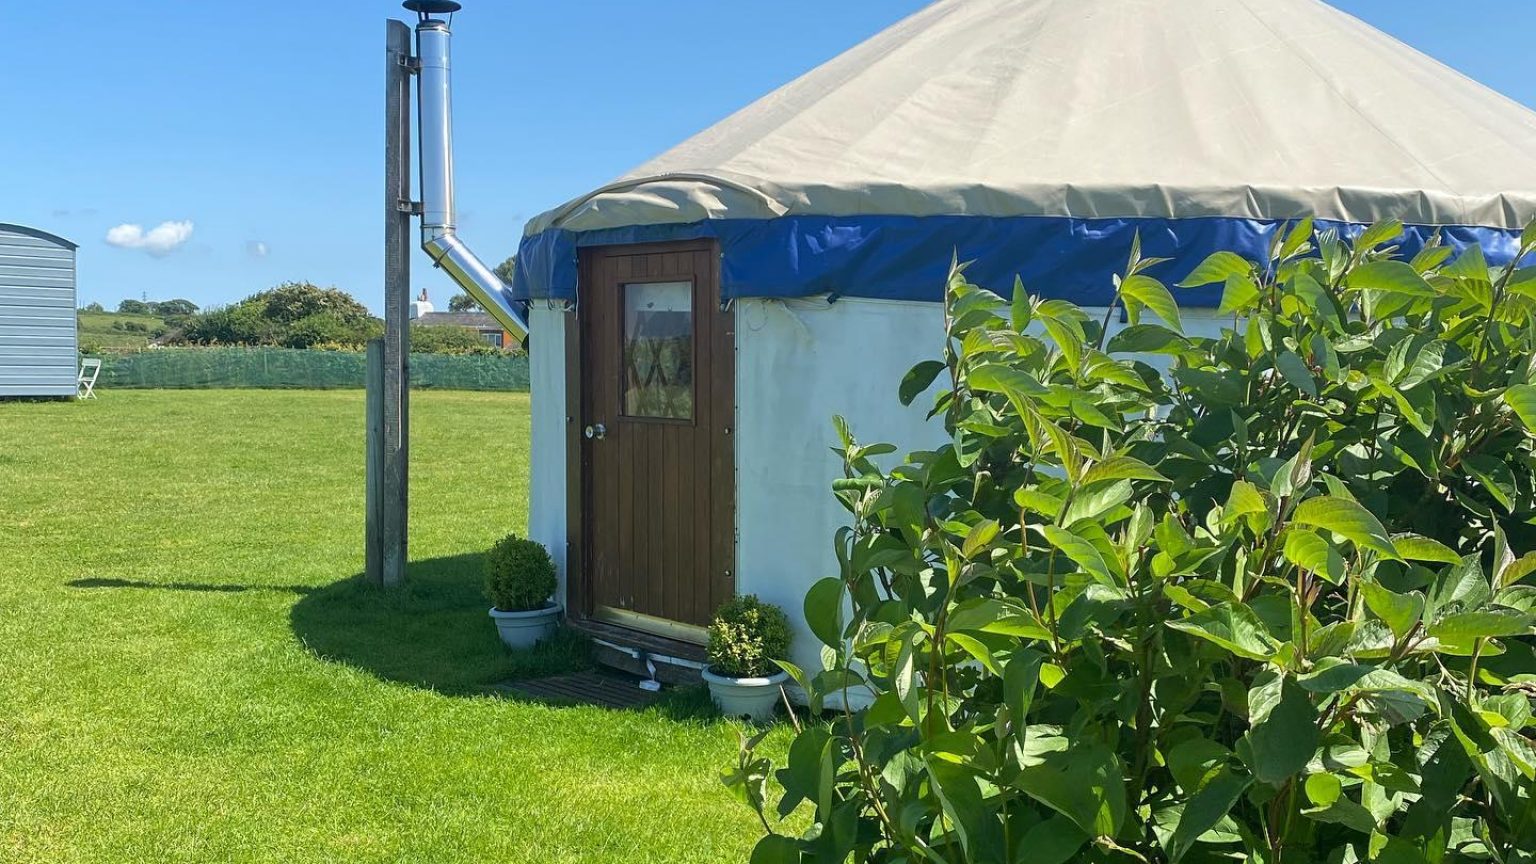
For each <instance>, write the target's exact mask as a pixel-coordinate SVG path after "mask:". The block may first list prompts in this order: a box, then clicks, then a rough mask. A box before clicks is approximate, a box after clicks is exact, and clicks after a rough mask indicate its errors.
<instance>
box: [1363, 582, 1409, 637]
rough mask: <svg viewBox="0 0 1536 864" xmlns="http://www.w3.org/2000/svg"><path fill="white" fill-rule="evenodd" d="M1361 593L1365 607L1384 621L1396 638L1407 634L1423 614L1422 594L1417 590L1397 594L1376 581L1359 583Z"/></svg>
mask: <svg viewBox="0 0 1536 864" xmlns="http://www.w3.org/2000/svg"><path fill="white" fill-rule="evenodd" d="M1361 593H1362V594H1363V595H1364V597H1365V605H1366V607H1367V608H1369V609H1370V610H1371V612H1373V613H1375V615H1376V617H1377V618H1380V619H1381V620H1382V621H1383V622H1385V623H1386V625H1387V627H1389V628H1390V629H1391V630H1392V635H1393V637H1395V638H1396V639H1399V640H1401V639H1402V638H1403V637H1404V636H1407V635H1408V634H1409V633H1410V632H1411V631H1412V630H1413V628H1414V626H1415V625H1417V624H1418V623H1419V619H1421V618H1422V617H1423V616H1424V595H1422V594H1420V593H1418V592H1417V591H1415V592H1413V593H1412V594H1397V593H1394V592H1392V591H1389V590H1388V589H1386V588H1384V587H1382V586H1381V585H1380V584H1378V583H1376V582H1366V583H1364V584H1362V585H1361Z"/></svg>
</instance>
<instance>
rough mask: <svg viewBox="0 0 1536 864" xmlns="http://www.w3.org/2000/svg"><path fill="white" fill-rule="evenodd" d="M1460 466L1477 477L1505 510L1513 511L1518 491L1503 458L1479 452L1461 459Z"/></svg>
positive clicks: (1511, 472)
mask: <svg viewBox="0 0 1536 864" xmlns="http://www.w3.org/2000/svg"><path fill="white" fill-rule="evenodd" d="M1461 466H1462V467H1463V468H1465V469H1466V470H1467V473H1468V474H1471V475H1472V476H1473V477H1475V478H1476V479H1477V482H1478V483H1479V484H1481V485H1482V487H1483V489H1484V490H1485V491H1486V492H1487V493H1488V494H1489V495H1491V496H1493V499H1494V500H1495V501H1497V502H1499V505H1500V506H1502V507H1503V508H1504V509H1505V511H1507V512H1510V513H1513V512H1515V496H1516V495H1518V494H1519V491H1518V490H1517V489H1516V488H1515V475H1514V472H1513V471H1511V470H1510V469H1509V466H1508V465H1506V464H1504V460H1502V459H1500V458H1499V457H1497V456H1488V455H1484V454H1481V453H1479V454H1476V455H1473V456H1467V457H1465V458H1464V459H1462V460H1461Z"/></svg>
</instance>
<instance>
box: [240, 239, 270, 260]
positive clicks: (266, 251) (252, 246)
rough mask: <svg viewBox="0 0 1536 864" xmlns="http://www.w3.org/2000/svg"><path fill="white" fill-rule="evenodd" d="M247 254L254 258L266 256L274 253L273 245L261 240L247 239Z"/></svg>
mask: <svg viewBox="0 0 1536 864" xmlns="http://www.w3.org/2000/svg"><path fill="white" fill-rule="evenodd" d="M245 254H247V255H249V256H251V257H252V258H265V257H267V256H268V255H271V254H272V247H271V246H268V245H267V244H266V243H263V242H262V241H260V240H247V241H246V243H245Z"/></svg>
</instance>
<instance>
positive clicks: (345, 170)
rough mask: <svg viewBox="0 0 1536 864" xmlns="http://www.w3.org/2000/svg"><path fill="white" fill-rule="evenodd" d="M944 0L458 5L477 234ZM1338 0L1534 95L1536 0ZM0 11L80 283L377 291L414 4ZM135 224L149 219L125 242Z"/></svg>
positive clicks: (10, 79) (24, 219) (86, 288)
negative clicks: (928, 1) (400, 73)
mask: <svg viewBox="0 0 1536 864" xmlns="http://www.w3.org/2000/svg"><path fill="white" fill-rule="evenodd" d="M924 2H925V0H837V2H827V0H750V2H749V0H731V2H722V0H647V2H637V0H559V2H533V0H524V2H511V0H466V2H465V5H466V7H467V8H466V10H465V11H464V12H462V13H460V15H459V17H458V18H457V19H456V21H455V27H454V31H455V55H454V72H455V81H454V85H455V112H456V114H455V135H456V136H457V140H456V151H457V152H456V165H457V169H458V186H459V208H460V214H459V215H460V230H461V233H462V234H463V235H464V237H465V238H466V239H467V240H468V241H469V242H470V245H471V246H472V247H473V248H475V249H476V251H478V252H479V253H480V254H481V256H483V257H484V258H486V259H487V260H489V261H491V262H492V263H494V262H496V261H500V260H501V259H502V258H503V257H505V256H506V255H508V254H511V253H512V252H513V251H515V249H516V245H517V238H518V237H519V235H520V234H521V230H522V225H523V222H524V221H525V220H526V219H527V218H528V217H529V216H532V215H534V214H536V213H538V212H540V211H542V210H544V209H547V208H549V207H552V206H554V205H556V204H559V203H561V202H562V201H564V200H566V199H567V198H570V197H572V196H573V195H576V194H580V193H582V192H585V191H588V190H589V189H591V188H593V187H596V186H598V185H600V184H602V183H604V182H606V181H607V180H609V179H611V178H612V177H613V176H615V175H617V174H620V173H622V172H623V171H624V170H626V169H628V168H630V167H632V166H634V165H635V164H638V163H639V162H642V161H644V160H645V159H646V158H648V157H650V156H652V155H654V154H656V153H659V152H661V151H663V150H665V149H667V148H668V147H670V146H671V145H672V144H675V143H677V142H678V141H681V140H682V139H684V138H686V137H687V136H689V135H690V134H692V133H694V132H696V131H698V130H700V129H703V128H704V127H706V126H708V125H709V124H711V123H712V122H714V121H716V120H718V119H720V118H722V117H724V116H726V115H727V114H729V113H730V112H731V111H733V110H735V109H736V108H738V107H740V106H742V105H745V104H747V103H748V102H750V101H751V100H753V99H754V98H756V97H758V96H760V95H762V94H764V93H767V92H768V91H770V90H772V89H773V88H774V87H776V86H778V85H779V84H782V83H784V82H787V81H789V80H791V79H793V78H794V77H795V76H797V75H799V74H800V73H802V72H804V71H806V70H808V69H810V68H812V67H814V66H815V65H817V64H818V63H820V62H822V61H824V60H826V59H829V58H831V57H832V56H835V55H836V54H837V53H839V52H840V51H842V50H843V49H845V48H848V47H850V46H852V45H854V44H856V43H857V42H859V41H860V40H862V39H864V38H866V37H868V36H870V35H873V34H874V33H876V32H878V31H879V30H881V29H883V28H884V27H885V26H887V25H889V24H891V23H893V22H895V21H896V20H899V19H900V18H902V17H903V16H905V15H907V14H909V13H911V12H913V11H915V10H916V9H918V8H921V7H922V6H923V5H924ZM1169 2H1177V0H1169ZM1334 5H1336V6H1339V7H1340V8H1343V9H1344V10H1345V11H1348V12H1350V13H1352V14H1355V15H1358V16H1360V17H1362V18H1364V19H1365V20H1367V21H1369V22H1370V23H1372V24H1374V25H1376V26H1377V27H1380V28H1382V29H1384V30H1386V31H1387V32H1389V33H1391V34H1392V35H1394V36H1396V37H1398V38H1399V39H1402V40H1404V41H1406V42H1408V43H1409V44H1411V45H1413V46H1415V47H1417V48H1419V49H1420V50H1422V51H1425V52H1427V53H1429V54H1431V55H1433V56H1434V57H1436V58H1438V59H1440V60H1442V61H1444V62H1446V63H1448V64H1450V65H1451V66H1453V67H1455V68H1457V69H1459V70H1461V71H1462V72H1465V73H1466V74H1468V75H1470V76H1472V77H1473V78H1476V79H1478V80H1480V81H1482V82H1484V83H1485V84H1488V85H1489V86H1491V87H1493V88H1495V89H1497V90H1499V91H1501V92H1503V93H1505V94H1506V95H1508V96H1510V97H1513V98H1515V99H1517V100H1519V101H1521V102H1523V103H1525V104H1526V105H1532V106H1536V52H1533V51H1532V50H1531V47H1530V41H1529V40H1530V34H1531V33H1533V32H1536V3H1530V2H1527V0H1464V2H1461V3H1457V4H1446V3H1445V2H1443V0H1394V2H1390V3H1389V2H1384V0H1337V2H1335V4H1334ZM0 10H3V15H4V17H5V19H6V21H7V25H6V29H7V35H8V38H7V39H6V48H7V52H8V54H9V55H10V56H9V57H8V58H7V62H6V64H5V70H4V72H0V117H3V118H6V119H5V125H4V127H3V131H0V221H6V222H20V223H23V224H28V225H34V226H36V227H39V228H44V229H46V230H50V231H53V232H55V233H58V234H62V235H64V236H65V237H68V238H70V239H72V240H75V241H76V242H78V243H80V247H81V248H80V302H81V304H82V305H83V304H85V303H89V302H92V301H99V302H102V303H104V304H106V305H108V306H109V307H110V306H114V305H116V303H117V301H118V300H121V299H123V298H125V297H140V296H141V295H144V294H147V295H148V296H149V297H150V298H151V299H165V298H170V297H187V298H189V299H191V300H193V301H194V302H197V303H199V304H202V305H210V304H218V303H227V302H230V301H233V300H237V299H239V298H241V297H244V296H246V295H248V294H251V293H254V292H255V291H258V290H261V289H262V288H265V287H268V286H271V285H273V284H276V283H277V282H280V281H283V280H288V279H304V280H309V281H312V282H316V283H319V284H323V285H337V286H339V287H342V288H344V289H346V290H348V291H350V292H352V293H353V294H355V295H356V296H357V297H358V298H359V299H361V300H363V301H364V302H366V303H367V304H368V305H370V306H372V307H374V308H375V309H378V308H379V307H380V304H381V300H382V289H381V287H380V284H381V278H382V277H381V272H382V268H381V266H380V259H381V257H382V252H381V249H380V245H379V244H380V240H379V236H380V222H381V213H380V211H381V208H382V204H381V196H382V193H381V189H380V182H381V181H380V171H381V167H380V163H381V146H382V136H383V124H382V122H381V119H380V115H381V112H382V108H381V103H380V99H381V91H382V83H381V76H382V65H383V55H382V40H383V32H384V24H383V22H384V19H385V18H386V17H389V16H392V15H396V14H397V13H399V11H400V10H399V6H398V4H396V3H394V2H392V0H320V2H311V3H307V4H305V3H294V4H283V3H233V2H227V0H214V2H194V3H174V4H147V5H146V4H142V3H125V2H121V0H113V2H107V0H54V2H51V3H48V4H25V3H24V2H23V0H4V2H3V3H0ZM18 83H19V84H20V86H16V85H17V84H18ZM1426 122H1433V119H1432V118H1426ZM168 222H169V223H172V224H171V225H168V226H165V227H162V228H160V230H158V231H155V230H154V229H155V228H156V226H161V225H162V224H163V223H168ZM176 223H191V224H190V233H189V226H187V225H181V224H176ZM121 225H138V226H141V228H142V232H141V233H139V234H135V232H133V230H132V229H119V230H118V231H117V232H116V233H115V234H114V235H113V236H114V239H116V240H117V241H118V244H119V245H112V244H109V243H108V242H107V237H108V233H109V231H112V229H114V228H115V227H116V226H121ZM178 241H179V242H178ZM173 246H174V248H171V247H173ZM160 252H163V254H155V253H160ZM414 264H415V278H416V284H417V285H418V286H419V285H425V286H426V287H427V288H428V289H429V290H430V291H431V293H432V294H433V296H434V297H435V298H437V299H438V301H439V302H440V303H441V302H443V301H445V300H446V298H447V295H448V294H450V293H452V288H451V285H450V284H449V283H448V282H447V281H446V280H444V279H443V278H442V277H441V276H440V275H439V274H436V273H433V272H431V271H430V270H429V269H428V267H427V266H426V263H425V261H424V259H422V258H420V257H419V256H418V257H417V258H416V259H415V261H414Z"/></svg>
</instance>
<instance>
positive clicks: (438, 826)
mask: <svg viewBox="0 0 1536 864" xmlns="http://www.w3.org/2000/svg"><path fill="white" fill-rule="evenodd" d="M412 422H413V430H412V432H413V435H412V468H411V472H412V473H411V480H412V492H413V509H412V524H411V540H412V547H411V555H412V561H413V563H412V569H411V585H410V587H409V588H408V589H406V590H404V591H401V592H397V593H385V592H383V591H381V590H379V589H375V588H373V587H372V586H368V585H365V584H362V583H360V581H359V580H358V579H357V578H356V574H357V573H358V571H359V570H360V569H361V564H362V548H361V540H362V534H363V520H362V503H363V482H362V462H363V459H362V456H363V454H362V423H363V394H362V393H361V392H358V391H327V392H315V391H265V390H246V391H178V392H169V391H120V392H106V393H103V394H102V395H101V398H100V399H99V400H96V401H91V402H84V403H65V402H56V403H0V574H3V578H0V861H25V862H50V864H65V862H86V861H90V862H114V864H121V862H140V861H142V862H170V861H221V862H226V861H227V862H256V861H273V862H276V861H346V862H383V861H391V862H393V861H400V862H432V864H439V862H456V861H506V862H524V861H528V862H542V861H586V862H607V861H613V862H620V861H623V862H630V861H667V862H721V861H732V860H746V857H747V854H748V852H749V850H750V849H751V845H752V843H753V841H754V839H755V837H756V833H757V826H756V823H755V821H754V817H752V816H751V814H750V813H749V812H748V811H747V810H746V809H745V808H744V807H741V806H740V805H739V804H737V803H736V802H735V801H734V800H733V799H731V798H730V796H729V793H728V792H727V790H726V789H725V788H724V787H723V786H721V785H720V783H719V780H718V777H719V774H720V771H721V770H722V769H723V768H725V767H726V766H727V765H728V764H729V763H730V762H731V760H732V759H733V757H734V754H735V750H736V747H737V736H738V727H737V726H735V725H733V724H731V723H727V722H723V721H720V720H718V719H715V718H713V717H711V716H710V715H709V712H708V711H707V710H706V709H704V708H703V707H702V706H703V704H704V702H705V701H707V697H702V698H701V697H700V696H699V694H698V693H697V692H693V693H689V692H684V693H682V694H681V695H677V696H673V697H672V698H670V699H668V700H666V701H664V702H663V703H661V705H660V706H659V707H654V708H651V709H647V710H645V711H639V712H615V711H607V710H603V709H598V708H591V707H560V706H550V705H544V704H538V703H532V702H523V701H517V700H515V699H511V698H504V697H499V696H494V695H487V691H486V689H485V688H486V685H488V684H491V683H494V682H497V681H500V680H503V679H506V678H508V677H509V676H516V675H526V674H531V673H533V672H536V671H541V670H552V669H560V668H568V667H570V666H573V665H579V664H581V663H583V662H584V657H583V651H582V646H581V645H580V644H579V643H578V642H577V641H575V640H565V641H562V642H560V643H559V644H557V645H555V646H554V647H553V648H552V649H550V650H546V651H543V652H542V653H541V654H539V655H538V656H534V657H531V658H530V657H523V658H514V657H512V656H510V655H508V654H507V653H506V652H504V651H503V650H502V648H501V646H500V644H499V643H498V642H497V640H496V637H495V635H494V633H493V630H492V628H491V625H490V623H489V622H488V621H487V620H486V618H485V607H486V605H487V604H486V602H485V601H484V600H483V599H482V598H481V596H480V586H479V580H480V574H479V566H480V563H479V558H478V553H479V552H480V551H481V550H482V549H484V548H485V547H486V546H487V545H488V544H489V543H490V542H491V541H492V540H493V539H494V538H496V537H497V536H499V535H500V534H502V533H504V532H506V531H509V530H518V529H521V528H522V527H523V526H524V522H525V518H526V496H527V475H528V472H527V464H528V449H527V429H528V398H527V396H526V395H521V394H519V395H512V394H490V393H463V392H442V391H438V392H421V393H417V394H415V395H414V397H413V402H412ZM487 457H489V458H493V459H494V460H495V461H494V462H488V461H485V459H486V458H487ZM775 734H776V736H782V737H785V738H787V736H783V734H782V730H780V731H779V732H776V733H775ZM779 743H782V741H780V742H779Z"/></svg>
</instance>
